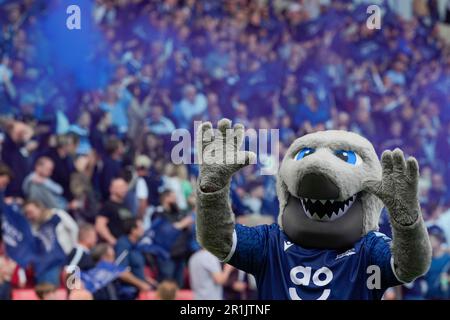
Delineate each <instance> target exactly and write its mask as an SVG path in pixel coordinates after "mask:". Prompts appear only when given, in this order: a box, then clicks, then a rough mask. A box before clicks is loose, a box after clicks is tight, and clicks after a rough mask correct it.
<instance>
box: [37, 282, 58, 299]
mask: <svg viewBox="0 0 450 320" xmlns="http://www.w3.org/2000/svg"><path fill="white" fill-rule="evenodd" d="M34 291H35V292H36V295H37V297H38V298H39V300H58V297H57V295H56V292H57V287H56V286H55V285H54V284H51V283H41V284H38V285H37V286H36V287H35V288H34Z"/></svg>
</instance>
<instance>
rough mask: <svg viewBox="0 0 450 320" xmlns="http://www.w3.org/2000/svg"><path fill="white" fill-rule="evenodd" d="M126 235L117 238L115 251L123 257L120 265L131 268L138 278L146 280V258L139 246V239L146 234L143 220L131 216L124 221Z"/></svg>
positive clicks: (118, 255)
mask: <svg viewBox="0 0 450 320" xmlns="http://www.w3.org/2000/svg"><path fill="white" fill-rule="evenodd" d="M124 229H125V235H123V236H121V237H120V238H119V239H117V242H116V245H115V248H114V249H115V252H116V256H117V257H122V256H123V258H122V259H121V261H120V265H121V266H124V267H127V268H129V270H130V271H131V273H132V274H133V275H134V276H136V277H137V278H139V279H141V280H143V281H145V280H146V277H145V274H144V267H145V258H144V255H143V254H142V252H141V251H140V250H138V248H137V243H138V241H139V239H140V238H141V237H142V236H143V235H144V228H143V227H142V221H141V220H138V219H135V218H130V219H128V220H125V221H124Z"/></svg>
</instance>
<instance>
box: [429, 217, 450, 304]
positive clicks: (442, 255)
mask: <svg viewBox="0 0 450 320" xmlns="http://www.w3.org/2000/svg"><path fill="white" fill-rule="evenodd" d="M428 233H429V235H430V242H431V248H432V253H433V257H432V260H431V266H430V270H429V271H428V273H427V274H426V275H425V276H424V279H425V281H426V284H427V287H428V288H427V292H426V294H425V298H426V299H429V300H446V299H449V298H450V288H449V285H450V254H449V253H448V251H447V250H446V248H445V246H444V245H445V243H446V239H445V235H444V231H443V230H442V229H441V228H440V227H438V226H436V225H433V226H431V227H429V228H428Z"/></svg>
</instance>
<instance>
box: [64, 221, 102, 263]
mask: <svg viewBox="0 0 450 320" xmlns="http://www.w3.org/2000/svg"><path fill="white" fill-rule="evenodd" d="M96 244H97V233H96V231H95V227H94V226H93V225H91V224H84V225H82V226H81V227H80V230H79V232H78V243H77V245H76V246H75V248H73V249H72V251H71V252H70V253H69V255H68V256H67V266H68V267H69V268H71V269H72V270H73V267H75V266H76V267H78V268H80V270H81V271H87V270H89V269H92V268H94V267H95V262H94V259H93V258H92V256H91V250H92V248H94V246H95V245H96Z"/></svg>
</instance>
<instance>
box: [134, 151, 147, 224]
mask: <svg viewBox="0 0 450 320" xmlns="http://www.w3.org/2000/svg"><path fill="white" fill-rule="evenodd" d="M150 167H151V160H150V158H149V157H147V156H146V155H139V156H137V157H136V161H135V168H136V173H137V175H138V178H137V181H136V201H137V203H138V205H137V208H138V209H137V216H138V217H139V218H143V217H144V216H145V215H146V213H147V210H148V207H149V199H150V197H149V184H150V181H149V179H150V177H149V173H150V171H149V170H150Z"/></svg>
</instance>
